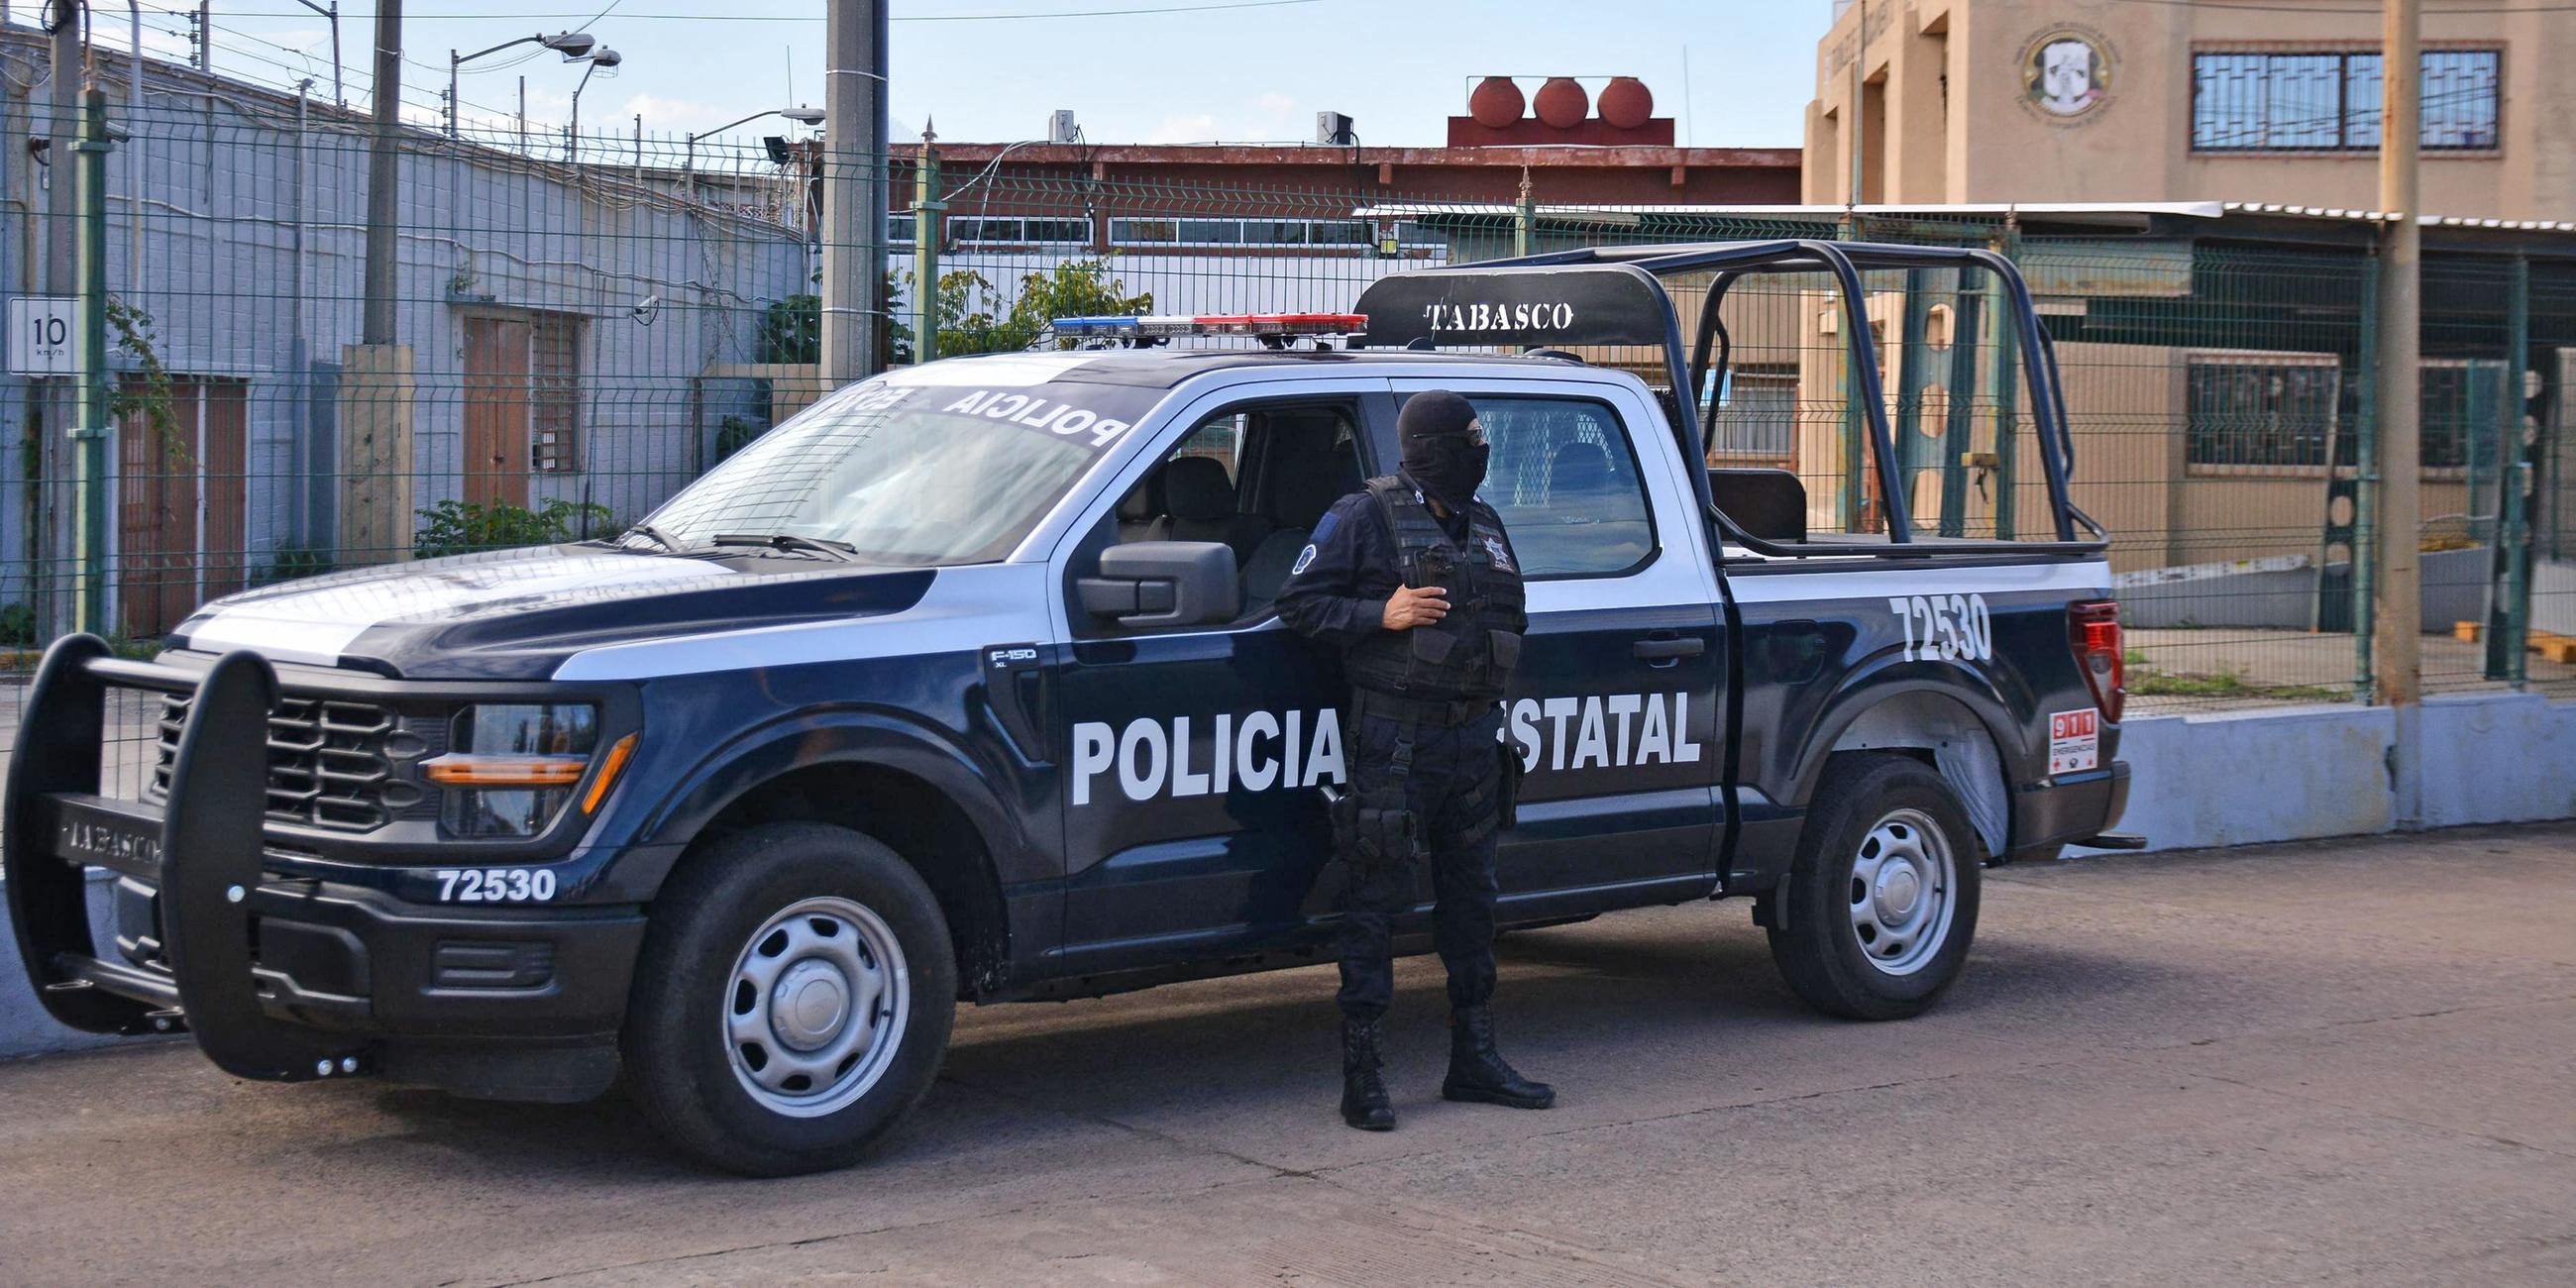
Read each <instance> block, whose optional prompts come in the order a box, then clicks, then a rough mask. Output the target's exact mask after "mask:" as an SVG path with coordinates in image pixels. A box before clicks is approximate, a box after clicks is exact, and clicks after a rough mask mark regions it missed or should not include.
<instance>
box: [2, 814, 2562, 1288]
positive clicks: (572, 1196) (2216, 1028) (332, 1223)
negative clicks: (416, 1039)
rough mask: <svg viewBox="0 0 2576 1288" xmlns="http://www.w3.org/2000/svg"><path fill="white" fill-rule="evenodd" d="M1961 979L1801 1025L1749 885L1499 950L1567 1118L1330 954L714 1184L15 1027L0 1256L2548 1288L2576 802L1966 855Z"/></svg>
mask: <svg viewBox="0 0 2576 1288" xmlns="http://www.w3.org/2000/svg"><path fill="white" fill-rule="evenodd" d="M1986 891H1987V894H1986V905H1985V915H1984V925H1983V928H1982V930H1981V933H1980V936H1979V939H1978V946H1977V950H1976V954H1975V957H1974V959H1973V961H1972V963H1971V966H1970V969H1969V974H1968V976H1967V978H1966V980H1965V981H1964V982H1963V983H1962V984H1961V986H1960V987H1959V988H1958V990H1957V991H1955V992H1954V993H1953V994H1952V995H1951V997H1950V998H1949V999H1948V1001H1947V1002H1946V1003H1945V1004H1944V1005H1943V1006H1942V1007H1941V1008H1940V1009H1939V1010H1937V1011H1935V1012H1933V1013H1932V1014H1930V1015H1928V1016H1925V1017H1924V1018H1922V1019H1919V1020H1916V1021H1913V1022H1910V1023H1904V1024H1892V1025H1860V1024H1849V1023H1840V1022H1834V1021H1828V1020H1824V1019H1820V1018H1817V1017H1815V1016H1813V1015H1811V1014H1809V1013H1808V1012H1806V1011H1804V1010H1803V1009H1802V1008H1800V1007H1799V1006H1798V1004H1797V1003H1796V1002H1795V1001H1794V1000H1793V999H1791V998H1790V997H1789V996H1788V994H1787V993H1786V991H1785V990H1784V989H1783V988H1782V986H1781V985H1780V984H1779V982H1778V980H1777V978H1776V976H1775V975H1774V973H1773V971H1772V969H1771V965H1770V962H1769V959H1768V956H1767V953H1766V952H1765V950H1764V947H1763V943H1762V937H1761V935H1760V933H1759V932H1758V931H1756V930H1754V929H1753V928H1751V927H1750V926H1748V925H1747V924H1746V918H1745V912H1744V909H1743V906H1742V905H1741V904H1732V903H1730V904H1719V905H1694V906H1689V907H1682V908H1671V909H1661V910H1656V911H1652V912H1644V913H1631V914H1625V915H1622V916H1616V917H1609V918H1604V919H1601V920H1599V921H1595V922H1592V923H1588V924H1585V925H1579V926H1568V927H1561V928H1557V929H1552V930H1546V931H1538V932H1531V933H1526V934H1522V935H1516V936H1513V937H1512V938H1510V939H1508V940H1507V941H1506V943H1505V947H1506V952H1505V955H1504V983H1503V992H1502V997H1501V1001H1502V1014H1503V1017H1504V1021H1505V1034H1504V1035H1505V1038H1506V1041H1507V1049H1508V1050H1510V1051H1511V1052H1512V1054H1513V1055H1514V1057H1515V1059H1516V1060H1518V1062H1519V1063H1520V1064H1521V1065H1522V1067H1524V1068H1525V1069H1528V1070H1530V1071H1531V1072H1533V1073H1534V1074H1536V1075H1538V1076H1541V1077H1547V1078H1551V1079H1553V1080H1555V1081H1556V1082H1557V1083H1558V1084H1559V1086H1560V1088H1561V1093H1562V1103H1561V1106H1560V1107H1559V1108H1558V1109H1556V1110H1554V1111H1551V1112H1547V1113H1525V1112H1515V1111H1509V1110H1502V1109H1494V1108H1487V1107H1471V1106H1460V1105H1449V1104H1445V1103H1442V1102H1441V1101H1439V1100H1438V1099H1437V1090H1438V1080H1439V1060H1440V1054H1441V1050H1442V1035H1441V1032H1440V1023H1441V1019H1440V1010H1439V1008H1440V1006H1441V1001H1440V989H1439V980H1438V968H1437V965H1436V963H1434V962H1432V961H1430V960H1429V959H1415V960H1413V961H1411V962H1408V963H1406V964H1405V966H1404V968H1403V970H1402V972H1401V974H1400V976H1399V983H1400V985H1401V986H1402V992H1401V996H1400V999H1399V1002H1398V1010H1397V1014H1396V1016H1395V1017H1394V1020H1393V1028H1394V1029H1395V1030H1396V1033H1397V1035H1398V1036H1397V1041H1396V1050H1395V1054H1394V1065H1393V1068H1392V1070H1391V1072H1392V1075H1393V1082H1394V1085H1395V1090H1396V1094H1397V1100H1398V1112H1399V1114H1401V1115H1402V1118H1403V1123H1402V1127H1401V1129H1400V1130H1398V1131H1396V1132H1394V1133H1391V1134H1388V1135H1370V1134H1364V1133H1360V1132H1354V1131H1349V1130H1346V1129H1344V1128H1343V1127H1341V1126H1340V1125H1339V1122H1338V1120H1337V1119H1336V1118H1335V1117H1334V1114H1333V1095H1334V1090H1335V1069H1334V1066H1333V1049H1332V1037H1331V1025H1332V1018H1331V1015H1330V1011H1329V1006H1328V1003H1327V1001H1326V997H1327V994H1328V992H1329V989H1330V983H1329V980H1328V978H1327V976H1326V973H1325V972H1323V971H1321V970H1307V971H1297V972H1290V973H1285V974H1276V975H1269V976H1257V977H1251V978H1245V979H1235V980H1220V981H1210V982H1206V983H1201V984H1193V985H1187V986H1181V987H1175V988H1168V989H1163V990H1159V991H1155V992H1149V993H1143V994H1136V995H1130V996H1126V997H1118V998H1109V999H1104V1000H1099V1001H1090V1002H1078V1003H1069V1004H1062V1005H1029V1006H1008V1007H993V1008H985V1009H982V1010H974V1011H969V1012H967V1013H965V1014H964V1015H962V1016H961V1017H960V1022H959V1025H958V1033H957V1044H956V1048H955V1050H954V1052H953V1054H952V1055H951V1057H950V1059H949V1061H948V1065H947V1068H946V1071H945V1073H944V1074H943V1076H942V1079H941V1081H940V1083H939V1085H938V1087H937V1089H936V1090H935V1091H934V1092H933V1093H932V1095H931V1097H930V1099H929V1100H928V1102H927V1103H926V1104H925V1105H924V1106H923V1110H922V1112H921V1113H919V1114H918V1115H917V1116H916V1118H915V1119H914V1121H913V1122H912V1123H911V1124H910V1125H908V1126H907V1127H906V1128H904V1129H902V1130H900V1131H899V1133H898V1134H897V1135H896V1136H895V1137H894V1138H893V1139H892V1140H891V1142H890V1143H889V1145H888V1147H887V1148H885V1149H884V1150H883V1151H882V1152H881V1153H880V1155H879V1156H878V1157H877V1158H876V1159H875V1161H874V1162H872V1163H871V1164H869V1165H867V1166H864V1167H861V1168H859V1169H856V1170H853V1171H849V1172H845V1173H840V1174H836V1175H831V1176H824V1177H812V1178H805V1179H800V1180H793V1181H777V1182H746V1181H739V1180H733V1179H729V1178H722V1177H715V1176H709V1175H706V1174H703V1173H699V1172H696V1171H693V1170H691V1169H690V1168H688V1167H687V1166H685V1165H683V1164H681V1163H679V1162H677V1161H675V1160H674V1159H672V1158H671V1157H670V1156H669V1155H667V1154H666V1153H664V1152H663V1151H662V1150H661V1149H660V1148H659V1147H658V1146H657V1145H655V1144H654V1142H653V1141H652V1139H651V1138H650V1136H649V1134H648V1133H647V1132H646V1130H645V1128H644V1127H643V1125H642V1123H641V1122H639V1121H638V1120H637V1119H636V1117H635V1116H634V1114H633V1113H632V1111H630V1110H628V1109H627V1108H625V1107H623V1106H621V1105H617V1104H605V1105H599V1106H590V1107H582V1108H575V1109H555V1108H532V1107H516V1106H496V1105H481V1104H471V1103H467V1102H462V1101H454V1100H448V1099H445V1098H442V1097H440V1096H437V1095H434V1094H429V1093H424V1092H414V1091H403V1090H391V1089H386V1088H382V1087H379V1086H374V1085H370V1084H366V1083H349V1084H317V1085H310V1086H300V1087H275V1086H258V1085H249V1084H241V1083H236V1082H233V1081H231V1080H229V1079H227V1078H225V1077H224V1076H222V1075H221V1074H219V1073H217V1072H216V1071H215V1070H214V1069H213V1068H212V1067H210V1066H208V1065H206V1064H205V1063H204V1062H203V1061H202V1060H201V1059H200V1058H198V1057H197V1056H196V1054H195V1053H194V1051H193V1050H192V1049H190V1048H188V1047H186V1046H184V1045H175V1044H171V1045H161V1046H156V1047H145V1048H136V1047H124V1048H120V1049H116V1050H112V1051H107V1052H97V1053H86V1054H79V1055H68V1056H54V1057H46V1058H40V1059H33V1060H25V1061H17V1062H11V1063H5V1064H0V1177H5V1178H6V1183H5V1186H0V1249H5V1252H0V1280H5V1281H7V1282H10V1283H28V1284H72V1283H87V1282H108V1281H116V1280H154V1281H162V1282H169V1281H184V1282H249V1281H260V1282H272V1283H296V1282H321V1281H329V1282H337V1283H347V1282H370V1283H376V1284H409V1283H507V1282H525V1281H545V1282H559V1283H576V1284H627V1283H640V1284H671V1283H691V1284H694V1283H733V1282H762V1283H770V1282H835V1283H837V1282H864V1283H887V1284H1000V1283H1010V1284H1022V1283H1067V1284H1165V1283H1173V1284H1178V1283H1189V1284H1220V1285H1226V1284H1255V1283H1259V1284H1311V1285H1440V1284H1468V1283H1487V1282H1516V1283H1538V1284H1550V1285H1592V1284H1607V1285H1647V1284H1697V1283H1873V1284H1896V1285H1907V1286H1909V1288H1911V1286H1912V1285H1929V1284H1951V1283H1957V1284H1990V1283H1997V1282H2022V1283H2068V1282H2087V1283H2100V1284H2133V1283H2134V1284H2172V1283H2177V1282H2197V1283H2243V1282H2264V1283H2275V1282H2308V1281H2317V1280H2329V1279H2331V1280H2338V1281H2344V1282H2363V1283H2389V1284H2400V1283H2402V1284H2423V1283H2463V1284H2467V1283H2475V1284H2482V1285H2483V1284H2525V1283H2527V1284H2563V1283H2567V1282H2570V1281H2571V1280H2576V1108H2572V1107H2571V1106H2572V1105H2576V1100H2571V1098H2570V1094H2569V1088H2570V1087H2571V1086H2576V825H2563V824H2562V825H2548V826H2534V827H2523V828H2511V829H2506V828H2492V829H2467V830H2460V831H2453V832H2443V833H2435V834H2430V835H2418V836H2405V837H2380V838H2371V839H2363V840H2346V841H2332V842H2313V843H2302V844H2295V845H2285V846H2274V847H2268V848H2264V849H2255V850H2240V851H2233V852H2227V853H2208V854H2190V855H2174V854H2163V855H2154V856H2146V857H2141V858H2131V859H2120V860H2094V861H2087V862H2082V863H2076V864H2066V865H2057V866H2051V867H2043V868H2018V869H2004V870H2002V871H1998V872H1992V873H1988V874H1987V887H1986Z"/></svg>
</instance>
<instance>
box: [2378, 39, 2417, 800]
mask: <svg viewBox="0 0 2576 1288" xmlns="http://www.w3.org/2000/svg"><path fill="white" fill-rule="evenodd" d="M2422 36H2423V12H2422V0H2387V4H2386V9H2385V11H2384V31H2383V34H2382V38H2381V51H2380V60H2379V65H2380V78H2381V93H2380V102H2381V103H2382V104H2383V106H2382V107H2381V110H2380V129H2379V206H2380V211H2381V217H2382V220H2383V222H2382V223H2381V224H2380V257H2379V258H2380V265H2379V352H2378V355H2377V356H2378V360H2379V374H2378V385H2377V388H2376V390H2375V391H2374V394H2373V402H2374V404H2375V405H2376V407H2377V411H2378V418H2379V432H2378V435H2377V438H2378V446H2379V460H2378V462H2377V469H2376V471H2375V472H2376V474H2377V476H2378V477H2377V482H2376V484H2375V486H2376V487H2377V488H2378V490H2379V505H2378V516H2379V574H2378V577H2377V583H2378V586H2379V602H2378V605H2377V608H2376V611H2375V612H2373V614H2372V620H2373V621H2374V622H2375V623H2376V629H2375V631H2374V632H2373V638H2372V641H2371V656H2372V658H2373V661H2374V664H2375V666H2376V669H2377V671H2378V677H2377V678H2378V689H2379V700H2380V701H2382V702H2384V703H2386V704H2388V705H2389V706H2390V707H2391V708H2392V709H2394V711H2395V714H2396V717H2397V737H2396V757H2395V760H2394V762H2393V767H2394V770H2395V773H2394V786H2395V788H2396V796H2397V811H2396V812H2397V818H2396V823H2397V825H2398V826H2399V827H2412V826H2416V825H2418V824H2419V823H2420V821H2421V820H2422V818H2423V817H2424V811H2423V800H2424V764H2423V759H2422V750H2423V744H2422V740H2421V737H2420V732H2421V729H2422V724H2423V708H2422V706H2421V702H2422V699H2423V675H2422V667H2421V660H2422V650H2423V637H2424V621H2423V618H2424V601H2423V565H2422V554H2421V552H2422V548H2423V512H2424V505H2423V496H2422V482H2423V470H2422V463H2423V429H2422V423H2421V422H2422V419H2423V403H2422V400H2421V390H2420V387H2419V386H2420V382H2421V380H2422V363H2421V358H2422V352H2421V339H2420V335H2419V333H2418V330H2417V325H2418V321H2419V310H2420V307H2421V302H2422V291H2421V281H2420V279H2421V272H2422V266H2423V245H2424V233H2423V225H2422V223H2421V221H2420V216H2421V214H2422V211H2421V210H2419V209H2418V206H2417V201H2418V196H2417V192H2418V189H2417V184H2416V152H2417V150H2418V147H2419V146H2420V144H2421V143H2422V140H2423V125H2422V121H2423V101H2422V92H2423V54H2422Z"/></svg>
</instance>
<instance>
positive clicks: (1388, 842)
mask: <svg viewBox="0 0 2576 1288" xmlns="http://www.w3.org/2000/svg"><path fill="white" fill-rule="evenodd" d="M1384 804H1385V802H1383V801H1381V802H1377V803H1374V804H1372V803H1363V799H1362V797H1361V796H1360V795H1359V794H1357V793H1354V794H1352V795H1348V796H1344V797H1342V798H1341V799H1339V800H1336V801H1334V802H1333V803H1332V804H1331V805H1329V806H1326V807H1325V811H1324V813H1325V817H1326V818H1327V819H1329V820H1330V821H1331V823H1332V825H1333V844H1334V845H1335V847H1337V848H1338V849H1339V850H1340V851H1341V854H1342V857H1343V858H1344V859H1346V860H1348V861H1350V862H1351V863H1354V864H1369V863H1397V862H1402V861H1404V860H1407V859H1410V858H1412V857H1413V851H1414V846H1415V844H1416V842H1417V840H1418V833H1419V829H1418V828H1416V827H1415V826H1414V820H1413V811H1412V810H1409V809H1405V808H1404V807H1403V805H1402V802H1401V801H1400V800H1399V801H1397V802H1396V803H1395V808H1392V809H1388V808H1383V807H1382V806H1383V805H1384Z"/></svg>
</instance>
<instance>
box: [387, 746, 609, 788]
mask: <svg viewBox="0 0 2576 1288" xmlns="http://www.w3.org/2000/svg"><path fill="white" fill-rule="evenodd" d="M589 767H590V761H589V760H588V759H587V758H586V757H582V756H509V755H492V754H489V753H476V752H449V753H448V754H446V755H444V756H440V757H438V758H436V759H434V760H428V761H424V762H422V764H421V767H420V769H421V773H422V774H424V775H426V776H427V777H428V779H429V781H431V782H433V783H437V784H438V785H440V786H442V787H531V788H542V787H570V786H572V785H573V784H574V783H577V782H580V781H581V775H582V771H583V770H585V769H588V768H589Z"/></svg>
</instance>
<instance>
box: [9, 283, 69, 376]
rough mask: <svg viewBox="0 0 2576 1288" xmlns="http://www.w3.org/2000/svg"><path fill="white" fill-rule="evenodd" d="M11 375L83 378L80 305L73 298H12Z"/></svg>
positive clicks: (39, 296) (10, 309)
mask: <svg viewBox="0 0 2576 1288" xmlns="http://www.w3.org/2000/svg"><path fill="white" fill-rule="evenodd" d="M5 343H6V347H7V349H8V350H9V374H11V375H13V376H72V375H78V374H80V301H79V300H78V299H75V298H74V297H72V296H69V295H12V296H10V297H9V336H8V339H7V341H6V342H5Z"/></svg>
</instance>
